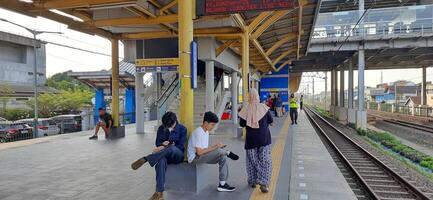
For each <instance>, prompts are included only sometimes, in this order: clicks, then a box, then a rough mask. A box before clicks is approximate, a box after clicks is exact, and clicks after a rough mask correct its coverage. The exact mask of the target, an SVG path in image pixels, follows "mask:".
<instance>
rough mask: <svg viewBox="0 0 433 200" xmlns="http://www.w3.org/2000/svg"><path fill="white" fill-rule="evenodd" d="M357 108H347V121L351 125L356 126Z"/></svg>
mask: <svg viewBox="0 0 433 200" xmlns="http://www.w3.org/2000/svg"><path fill="white" fill-rule="evenodd" d="M356 113H357V110H356V109H348V110H347V123H348V125H349V126H351V127H355V124H356Z"/></svg>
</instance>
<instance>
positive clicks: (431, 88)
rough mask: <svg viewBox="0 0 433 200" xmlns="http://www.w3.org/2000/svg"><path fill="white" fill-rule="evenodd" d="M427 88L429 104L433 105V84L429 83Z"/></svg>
mask: <svg viewBox="0 0 433 200" xmlns="http://www.w3.org/2000/svg"><path fill="white" fill-rule="evenodd" d="M426 90H427V105H428V106H430V107H433V84H432V83H428V84H427V86H426Z"/></svg>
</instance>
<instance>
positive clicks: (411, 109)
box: [367, 102, 433, 117]
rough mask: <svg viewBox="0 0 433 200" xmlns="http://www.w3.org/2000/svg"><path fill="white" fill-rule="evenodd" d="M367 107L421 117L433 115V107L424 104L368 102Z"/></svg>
mask: <svg viewBox="0 0 433 200" xmlns="http://www.w3.org/2000/svg"><path fill="white" fill-rule="evenodd" d="M367 109H369V110H377V111H382V112H391V113H398V114H406V115H412V116H419V117H433V108H432V107H428V106H422V105H417V106H403V105H398V104H397V105H396V104H389V103H376V102H368V103H367Z"/></svg>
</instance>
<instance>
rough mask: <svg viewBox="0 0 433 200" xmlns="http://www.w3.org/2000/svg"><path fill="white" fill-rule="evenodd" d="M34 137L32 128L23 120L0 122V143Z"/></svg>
mask: <svg viewBox="0 0 433 200" xmlns="http://www.w3.org/2000/svg"><path fill="white" fill-rule="evenodd" d="M32 138H33V131H32V128H31V127H29V126H26V125H24V123H21V122H12V121H2V122H1V123H0V143H5V142H14V141H19V140H27V139H32Z"/></svg>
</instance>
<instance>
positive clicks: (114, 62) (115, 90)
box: [111, 39, 119, 127]
mask: <svg viewBox="0 0 433 200" xmlns="http://www.w3.org/2000/svg"><path fill="white" fill-rule="evenodd" d="M111 91H112V94H111V96H112V101H111V106H112V108H111V111H112V116H113V122H114V123H113V126H114V127H118V126H119V40H118V39H111Z"/></svg>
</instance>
